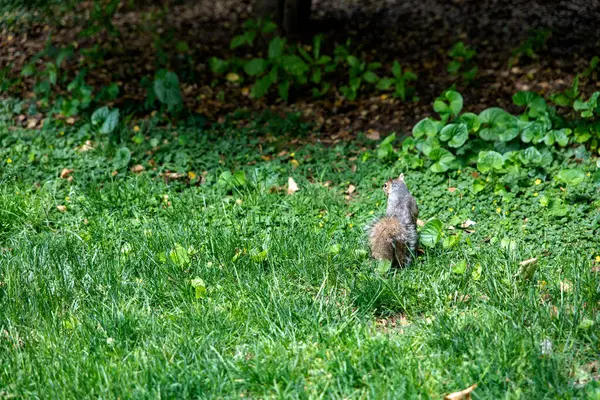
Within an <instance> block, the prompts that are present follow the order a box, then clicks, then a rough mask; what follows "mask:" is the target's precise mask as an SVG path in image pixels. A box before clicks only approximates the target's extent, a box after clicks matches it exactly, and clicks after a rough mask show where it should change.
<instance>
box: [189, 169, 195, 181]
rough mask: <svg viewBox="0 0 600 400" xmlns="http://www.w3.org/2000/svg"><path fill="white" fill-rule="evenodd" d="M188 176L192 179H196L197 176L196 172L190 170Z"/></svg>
mask: <svg viewBox="0 0 600 400" xmlns="http://www.w3.org/2000/svg"><path fill="white" fill-rule="evenodd" d="M188 178H190V179H195V178H196V174H195V173H193V172H192V171H189V172H188Z"/></svg>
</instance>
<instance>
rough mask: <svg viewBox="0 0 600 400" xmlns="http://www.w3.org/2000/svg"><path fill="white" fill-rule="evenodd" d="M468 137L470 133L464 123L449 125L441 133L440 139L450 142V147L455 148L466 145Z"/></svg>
mask: <svg viewBox="0 0 600 400" xmlns="http://www.w3.org/2000/svg"><path fill="white" fill-rule="evenodd" d="M468 137H469V131H468V129H467V125H466V124H464V123H458V124H448V125H446V126H445V127H443V128H442V130H441V132H440V139H441V140H444V141H449V142H448V146H450V147H455V148H456V147H461V146H462V145H463V144H465V142H466V141H467V138H468Z"/></svg>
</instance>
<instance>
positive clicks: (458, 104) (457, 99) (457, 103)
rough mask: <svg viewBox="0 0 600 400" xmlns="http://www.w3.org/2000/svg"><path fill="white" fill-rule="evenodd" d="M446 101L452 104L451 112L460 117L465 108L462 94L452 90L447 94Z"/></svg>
mask: <svg viewBox="0 0 600 400" xmlns="http://www.w3.org/2000/svg"><path fill="white" fill-rule="evenodd" d="M445 97H446V99H447V100H448V102H449V103H450V110H451V111H452V114H453V115H458V114H459V113H460V111H461V110H462V108H463V97H462V95H461V94H460V93H458V92H455V91H454V90H450V91H448V92H446V95H445Z"/></svg>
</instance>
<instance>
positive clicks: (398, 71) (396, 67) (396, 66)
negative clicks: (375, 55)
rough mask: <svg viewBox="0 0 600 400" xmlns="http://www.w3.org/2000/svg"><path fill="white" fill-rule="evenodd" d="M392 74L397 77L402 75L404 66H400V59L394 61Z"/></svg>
mask: <svg viewBox="0 0 600 400" xmlns="http://www.w3.org/2000/svg"><path fill="white" fill-rule="evenodd" d="M392 74H393V75H394V76H395V77H396V78H399V77H401V76H402V67H401V66H400V63H399V62H398V61H394V63H393V64H392Z"/></svg>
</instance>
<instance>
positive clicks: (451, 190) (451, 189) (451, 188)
mask: <svg viewBox="0 0 600 400" xmlns="http://www.w3.org/2000/svg"><path fill="white" fill-rule="evenodd" d="M448 191H449V192H450V193H454V192H456V188H455V187H449V188H448Z"/></svg>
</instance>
